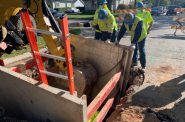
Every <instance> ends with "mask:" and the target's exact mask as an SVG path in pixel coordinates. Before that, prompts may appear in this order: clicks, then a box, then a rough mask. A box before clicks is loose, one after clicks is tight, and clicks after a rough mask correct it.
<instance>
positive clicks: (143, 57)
mask: <svg viewBox="0 0 185 122" xmlns="http://www.w3.org/2000/svg"><path fill="white" fill-rule="evenodd" d="M145 41H146V38H144V39H143V40H142V41H141V42H137V43H136V45H135V46H136V48H135V50H134V56H133V59H132V61H133V63H137V61H138V49H139V54H140V57H139V60H140V63H141V67H142V68H144V67H146V52H145Z"/></svg>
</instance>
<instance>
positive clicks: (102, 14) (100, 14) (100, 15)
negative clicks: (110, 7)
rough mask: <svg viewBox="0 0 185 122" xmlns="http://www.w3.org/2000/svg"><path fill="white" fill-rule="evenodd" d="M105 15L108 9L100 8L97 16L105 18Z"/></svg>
mask: <svg viewBox="0 0 185 122" xmlns="http://www.w3.org/2000/svg"><path fill="white" fill-rule="evenodd" d="M107 16H108V11H107V10H105V9H100V11H99V14H98V18H99V19H100V20H105V19H106V18H107Z"/></svg>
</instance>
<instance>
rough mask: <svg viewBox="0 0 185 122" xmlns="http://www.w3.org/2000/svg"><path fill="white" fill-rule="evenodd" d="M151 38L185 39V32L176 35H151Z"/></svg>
mask: <svg viewBox="0 0 185 122" xmlns="http://www.w3.org/2000/svg"><path fill="white" fill-rule="evenodd" d="M150 38H160V39H161V38H163V39H175V40H185V34H184V36H183V35H177V36H174V35H173V34H164V35H161V36H158V37H150Z"/></svg>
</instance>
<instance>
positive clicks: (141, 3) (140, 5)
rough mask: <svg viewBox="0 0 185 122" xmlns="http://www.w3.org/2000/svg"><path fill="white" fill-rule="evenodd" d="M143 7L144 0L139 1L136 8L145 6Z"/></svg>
mask: <svg viewBox="0 0 185 122" xmlns="http://www.w3.org/2000/svg"><path fill="white" fill-rule="evenodd" d="M143 7H144V4H143V2H138V3H137V5H136V8H143Z"/></svg>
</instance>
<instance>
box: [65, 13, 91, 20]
mask: <svg viewBox="0 0 185 122" xmlns="http://www.w3.org/2000/svg"><path fill="white" fill-rule="evenodd" d="M67 16H68V18H69V19H83V20H92V19H93V16H94V12H85V13H78V14H68V15H67Z"/></svg>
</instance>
